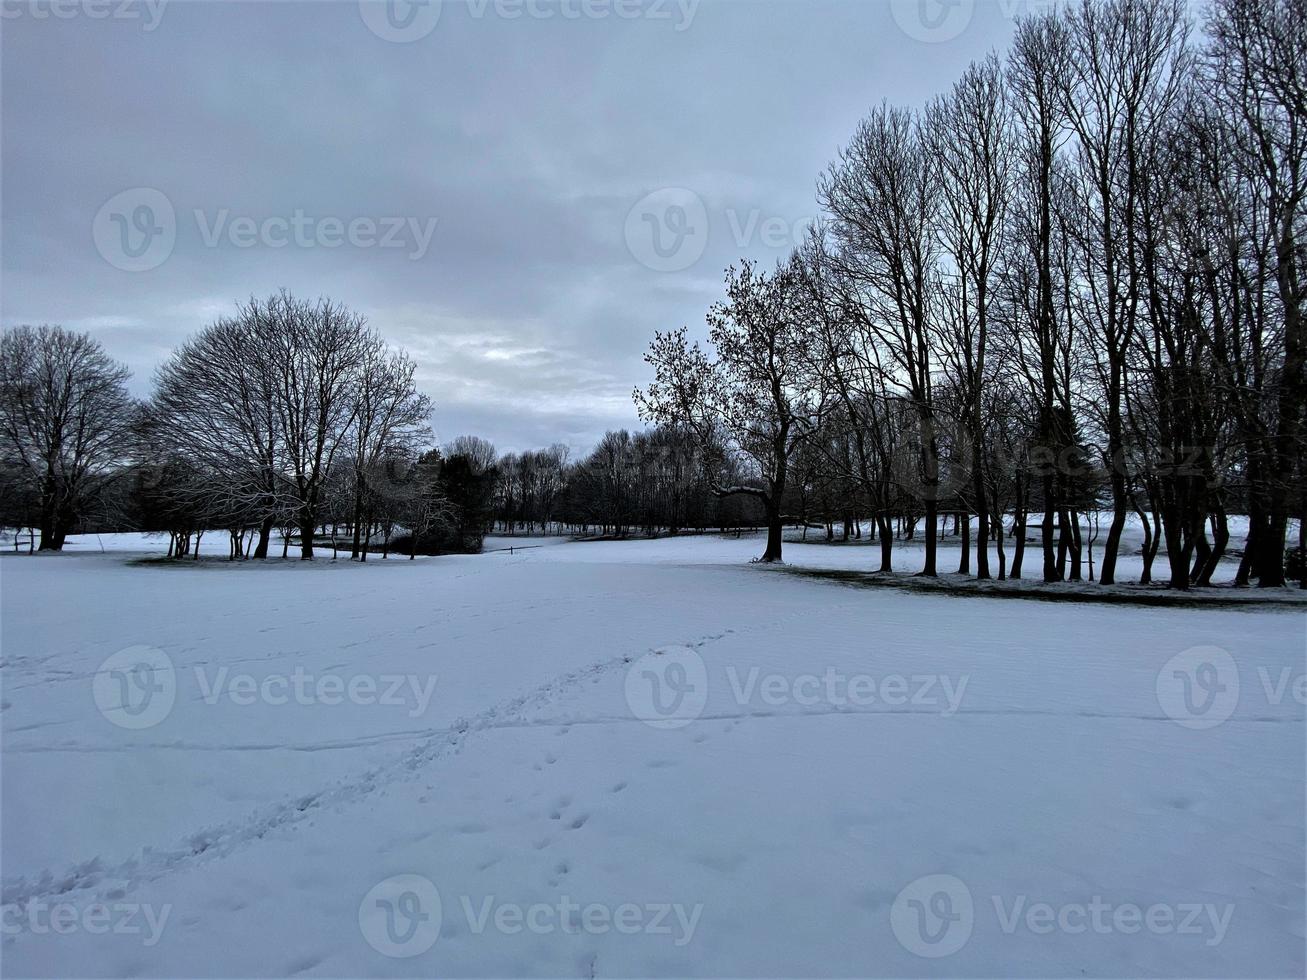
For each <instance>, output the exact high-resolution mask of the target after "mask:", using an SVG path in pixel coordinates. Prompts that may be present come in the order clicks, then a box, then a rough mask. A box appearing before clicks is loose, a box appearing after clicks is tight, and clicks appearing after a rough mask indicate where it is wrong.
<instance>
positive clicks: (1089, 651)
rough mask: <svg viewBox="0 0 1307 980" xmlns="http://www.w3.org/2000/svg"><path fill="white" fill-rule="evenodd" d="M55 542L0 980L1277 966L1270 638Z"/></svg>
mask: <svg viewBox="0 0 1307 980" xmlns="http://www.w3.org/2000/svg"><path fill="white" fill-rule="evenodd" d="M74 544H75V550H74V551H73V553H71V554H65V555H62V556H37V557H35V558H29V557H26V556H6V557H4V558H3V559H0V603H2V605H0V656H2V657H3V673H2V674H0V677H2V679H3V693H2V695H0V706H2V715H0V717H2V720H3V730H2V731H3V754H2V756H0V761H2V763H3V773H2V778H0V789H2V790H3V797H2V798H0V819H2V821H3V823H2V826H0V862H2V863H3V880H4V903H5V904H4V908H3V913H4V917H3V929H4V938H3V944H2V945H0V955H2V957H3V959H0V972H3V974H4V976H13V977H18V976H130V975H147V976H166V977H188V976H196V977H200V976H203V977H243V976H287V975H306V976H332V977H346V976H404V977H416V976H441V977H459V976H495V977H510V976H582V977H589V976H660V977H661V976H738V977H743V976H767V977H782V976H840V977H846V976H875V977H889V976H940V975H945V976H1010V975H1021V976H1059V977H1061V976H1077V977H1079V976H1091V977H1092V976H1246V977H1253V976H1259V977H1270V976H1276V977H1278V976H1302V975H1303V974H1304V971H1305V970H1307V959H1305V956H1304V947H1305V944H1307V929H1305V928H1304V917H1305V915H1307V910H1305V907H1304V888H1305V880H1304V815H1305V814H1307V800H1305V798H1304V772H1305V769H1307V759H1305V748H1307V734H1305V728H1307V726H1305V725H1304V713H1305V711H1307V708H1305V707H1304V702H1307V659H1305V658H1307V614H1304V613H1303V612H1300V611H1296V610H1293V609H1281V610H1275V609H1251V608H1250V609H1219V610H1216V609H1213V610H1203V609H1149V608H1135V607H1120V606H1102V605H1093V604H1086V605H1065V604H1058V605H1052V604H1045V603H1032V602H1020V601H1013V600H1000V599H992V598H990V599H981V598H974V599H973V598H958V597H945V596H931V595H915V594H913V595H909V594H905V593H902V592H897V591H892V590H851V589H844V588H839V587H837V586H834V585H831V584H829V583H825V582H817V581H810V580H805V579H801V578H795V577H792V576H787V575H778V574H773V573H772V571H771V570H769V569H763V568H758V567H750V566H748V565H747V564H746V563H745V560H746V559H747V558H748V557H750V556H751V555H753V554H755V553H756V552H757V551H758V550H759V546H760V544H759V541H758V540H757V539H756V538H755V539H752V540H750V539H747V538H744V539H740V540H735V539H723V538H718V537H711V536H709V537H703V538H691V539H675V540H663V541H656V542H619V543H576V544H572V543H564V542H559V541H558V539H547V540H538V539H536V540H529V541H527V540H524V539H521V538H519V539H516V540H515V541H512V542H510V541H508V540H507V539H505V540H499V541H494V542H492V543H491V547H492V548H495V549H499V548H501V547H507V546H508V545H509V544H512V546H513V547H514V551H513V552H512V553H511V554H510V553H507V552H505V551H502V550H495V551H492V552H491V553H488V554H484V555H481V556H475V557H449V558H439V559H420V560H418V561H416V562H408V561H406V560H392V561H389V562H370V563H369V564H368V565H367V566H358V565H352V564H350V563H348V562H343V561H342V562H338V563H334V564H333V563H331V562H329V561H318V562H315V563H313V564H312V565H302V564H300V563H297V562H288V563H284V564H283V563H280V562H273V563H268V564H266V565H252V564H244V565H227V564H226V563H222V562H212V563H211V562H200V563H198V564H197V565H195V566H191V567H185V566H178V565H170V566H159V565H155V566H149V565H145V566H142V565H132V564H129V563H128V562H129V561H130V559H131V558H132V554H131V552H133V551H136V550H149V549H153V550H156V551H157V550H160V548H161V545H160V543H159V542H158V541H147V540H143V539H140V538H137V537H134V536H112V537H110V536H106V537H105V538H104V539H102V540H101V541H97V540H96V539H94V538H90V539H86V540H80V541H77V542H75V543H74ZM205 544H206V546H212V547H213V548H215V549H217V550H219V551H221V550H223V549H225V543H224V542H222V541H221V540H220V539H219V538H217V537H215V538H214V540H213V541H212V542H210V541H208V540H206V542H205ZM101 545H103V546H104V553H101V552H100V547H101ZM523 545H532V546H535V545H538V547H525V548H524V547H523ZM902 554H903V556H904V564H903V565H902V566H901V567H902V568H903V569H904V570H910V565H909V564H908V562H909V556H910V554H911V550H910V549H904V550H903V552H902ZM873 556H874V549H864V548H862V547H858V546H853V547H826V546H822V545H809V546H803V545H787V559H788V560H789V561H790V562H792V563H798V564H801V565H803V564H807V565H812V566H814V567H818V566H820V567H856V568H866V567H874V560H873ZM945 560H948V561H952V562H956V553H955V552H954V553H953V555H952V557H949V558H942V559H941V561H945ZM125 650H126V651H130V652H127V653H121V651H125ZM111 657H112V658H113V659H108V658H111ZM106 660H108V662H107V663H106Z"/></svg>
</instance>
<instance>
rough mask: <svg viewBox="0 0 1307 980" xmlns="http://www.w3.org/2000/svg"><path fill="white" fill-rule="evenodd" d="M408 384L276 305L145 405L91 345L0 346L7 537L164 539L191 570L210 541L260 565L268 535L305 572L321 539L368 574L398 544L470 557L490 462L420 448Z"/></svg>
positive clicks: (84, 340) (307, 312) (300, 312)
mask: <svg viewBox="0 0 1307 980" xmlns="http://www.w3.org/2000/svg"><path fill="white" fill-rule="evenodd" d="M414 375H415V364H414V362H413V361H412V360H411V359H410V358H409V357H408V355H407V354H405V353H404V352H403V351H397V350H394V349H392V348H390V347H389V346H388V345H387V344H386V343H385V342H384V341H383V340H382V338H381V337H379V336H378V335H377V334H376V333H375V332H373V331H372V330H370V329H369V328H368V326H367V324H366V322H365V321H364V319H363V318H362V317H361V316H359V315H358V314H356V313H354V312H352V311H350V310H349V309H347V308H346V307H344V306H341V305H340V304H337V303H333V302H331V301H330V300H325V299H320V300H316V301H308V300H302V299H297V298H295V297H294V296H291V295H290V294H289V293H286V292H284V291H283V292H280V293H277V294H274V295H272V296H270V297H268V298H267V299H266V300H259V299H252V300H250V301H249V302H248V303H245V304H241V305H240V306H238V308H237V310H236V312H235V313H234V315H232V316H230V317H223V318H220V319H218V320H217V321H216V322H214V323H213V324H211V325H210V326H208V327H206V328H204V329H203V330H201V331H200V332H199V333H197V334H195V335H194V336H193V337H191V338H190V339H188V340H187V341H186V342H185V343H183V344H182V345H181V346H180V347H178V348H177V349H176V350H174V351H173V352H172V353H171V355H170V356H169V357H168V358H167V359H166V360H165V361H164V362H163V364H162V365H160V367H159V368H158V370H157V372H156V376H155V390H154V393H153V397H152V398H150V399H149V400H148V401H146V402H144V403H138V402H137V401H135V400H134V399H133V398H132V397H131V395H130V394H129V392H128V390H127V380H128V377H129V375H128V371H127V369H126V368H125V367H124V366H123V365H121V364H118V363H117V362H115V361H114V360H113V359H112V358H110V357H109V355H108V354H107V353H106V352H105V351H104V349H103V348H102V347H101V345H100V344H99V343H98V342H97V341H95V340H94V339H92V338H91V337H89V336H87V335H85V334H77V333H73V332H71V331H68V330H64V329H63V328H60V327H50V326H45V327H39V328H36V327H18V328H15V329H12V330H8V331H6V332H5V333H4V334H3V336H0V489H2V490H3V507H2V508H0V509H2V511H3V513H0V521H2V522H3V523H4V524H5V525H7V526H11V527H33V528H39V529H40V549H41V550H53V551H58V550H61V549H62V548H63V545H64V541H65V539H66V538H67V536H68V534H69V533H70V532H72V531H73V530H75V529H83V530H84V529H87V528H94V529H104V530H109V529H127V528H131V529H138V530H144V531H151V532H166V533H168V535H169V539H170V548H169V553H170V554H171V555H174V556H178V557H180V556H184V555H191V556H195V557H198V554H199V542H200V539H201V537H202V536H203V535H204V534H205V533H206V532H213V531H216V532H219V533H222V532H224V531H225V532H227V533H228V534H229V536H230V557H232V558H244V557H253V558H266V557H268V551H269V544H270V539H271V537H272V533H273V531H274V530H279V531H280V532H281V536H282V540H283V545H282V554H283V557H284V556H285V555H286V553H287V551H288V550H289V544H290V541H291V539H292V538H293V537H298V539H299V549H300V556H301V557H302V558H305V559H308V558H312V557H313V554H314V550H315V544H317V546H318V547H321V544H322V542H323V541H324V538H325V539H326V540H328V541H329V542H330V545H331V547H332V550H333V552H335V551H337V550H338V549H342V548H343V549H346V550H348V551H349V553H350V554H351V556H352V557H357V558H359V559H361V560H363V561H366V560H367V555H368V552H369V550H370V548H372V547H375V546H376V540H374V539H379V540H380V545H381V548H382V549H383V550H388V548H389V546H390V543H391V538H392V535H393V534H394V533H395V532H396V531H397V530H401V529H402V532H403V535H404V537H405V542H404V543H405V544H406V546H407V547H408V549H409V552H410V554H412V553H413V552H414V551H416V550H418V549H419V548H420V549H421V550H428V551H429V550H476V549H477V548H479V547H480V541H481V536H482V535H483V534H484V533H485V529H486V526H487V525H488V521H489V507H490V501H491V495H492V492H493V486H494V482H495V480H496V478H497V473H496V472H495V471H494V469H493V463H494V450H493V448H491V447H489V446H488V444H484V443H483V442H482V441H481V440H477V439H475V438H471V437H464V438H461V439H459V440H455V442H454V443H453V444H451V445H450V446H449V447H446V450H445V451H444V452H443V453H442V452H441V451H439V450H435V449H430V448H427V445H428V442H429V436H430V432H429V430H428V428H427V420H428V417H429V415H430V412H431V402H430V399H429V398H428V397H427V396H426V395H424V394H422V393H421V392H420V391H419V390H418V388H417V386H416V383H415V378H414ZM342 533H343V539H342ZM33 543H35V542H33ZM15 546H17V545H15Z"/></svg>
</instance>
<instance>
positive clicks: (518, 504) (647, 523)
mask: <svg viewBox="0 0 1307 980" xmlns="http://www.w3.org/2000/svg"><path fill="white" fill-rule="evenodd" d="M725 464H726V460H725V459H724V458H723V456H722V454H721V452H720V451H719V450H718V449H717V447H715V446H709V447H708V451H707V452H705V451H704V448H703V447H702V446H701V445H700V444H699V442H698V441H697V439H696V438H695V437H694V435H693V433H691V432H689V431H687V430H685V429H684V428H681V427H677V426H670V425H669V426H655V427H651V428H649V429H647V430H645V431H643V432H635V433H632V432H629V431H627V430H626V429H617V430H614V431H611V432H607V433H605V434H604V436H603V437H602V438H601V439H600V440H599V442H598V443H597V444H596V445H595V447H594V448H593V449H592V450H591V451H590V453H589V454H587V455H586V456H585V457H583V458H582V459H579V460H577V461H576V462H569V452H568V450H567V448H566V447H564V446H560V445H554V446H551V447H549V448H548V449H542V450H536V451H526V452H522V453H510V454H508V455H506V456H503V457H501V458H500V459H499V461H498V463H497V466H496V469H497V472H498V475H499V480H498V484H497V489H496V497H495V510H494V516H495V521H496V523H497V524H498V525H499V526H500V527H501V528H502V529H503V530H504V531H506V532H508V533H516V532H517V531H525V532H526V533H528V534H530V533H535V532H537V531H539V532H543V533H550V532H553V531H558V532H563V531H566V532H569V533H573V534H578V535H596V534H597V535H601V536H612V537H625V536H627V535H630V534H632V533H641V534H645V535H656V534H661V533H670V534H677V533H679V532H681V531H703V530H706V529H708V528H718V529H722V530H726V529H729V528H736V529H738V528H740V527H743V526H749V527H754V526H757V525H758V523H759V522H760V521H761V520H762V517H763V515H762V512H761V510H760V509H759V508H752V507H750V506H749V505H748V503H747V502H743V501H734V500H723V499H719V498H717V497H715V496H714V495H713V493H712V482H711V480H712V478H713V477H718V478H720V477H721V475H722V467H723V466H724V465H725Z"/></svg>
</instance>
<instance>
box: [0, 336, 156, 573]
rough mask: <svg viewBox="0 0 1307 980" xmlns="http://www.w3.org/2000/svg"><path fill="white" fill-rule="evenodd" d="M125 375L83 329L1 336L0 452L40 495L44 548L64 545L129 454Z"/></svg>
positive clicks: (130, 407) (132, 411) (131, 407)
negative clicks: (82, 332)
mask: <svg viewBox="0 0 1307 980" xmlns="http://www.w3.org/2000/svg"><path fill="white" fill-rule="evenodd" d="M128 377H129V372H128V371H127V368H126V367H124V366H123V365H121V364H119V363H117V362H116V361H114V360H112V359H111V358H110V357H109V355H107V354H106V353H105V352H104V349H103V348H102V347H101V346H100V344H99V342H98V341H95V340H92V339H91V338H90V337H89V336H87V335H86V334H79V333H73V332H72V331H69V330H65V329H63V328H62V327H57V326H41V327H30V326H22V327H16V328H14V329H12V330H7V331H5V333H4V335H3V336H2V337H0V440H3V445H2V448H0V454H2V456H3V464H4V468H5V470H6V471H7V472H8V473H11V474H14V475H16V476H19V477H20V480H21V483H22V484H24V485H25V486H26V487H27V488H28V489H29V492H31V493H32V494H33V495H34V496H35V497H36V498H37V501H38V504H37V510H38V515H39V516H38V520H39V525H40V533H41V541H40V549H41V550H42V551H59V550H61V549H62V548H63V546H64V540H65V538H66V537H67V535H68V533H69V531H70V529H71V528H72V527H73V525H74V524H76V522H77V520H78V519H79V517H81V516H82V515H83V514H84V513H85V511H86V509H87V508H88V507H89V506H90V505H91V504H93V503H94V502H95V501H96V499H97V497H98V496H99V495H100V494H101V493H102V492H103V491H104V490H105V488H106V487H107V486H108V484H109V483H110V482H111V481H113V480H114V479H116V478H117V477H119V476H121V475H122V473H123V472H124V470H125V468H126V467H127V464H128V463H129V461H130V460H129V456H130V452H131V447H132V439H133V425H134V423H135V417H136V406H135V403H134V402H133V401H132V399H131V397H130V396H129V395H128V393H127V387H126V382H127V378H128Z"/></svg>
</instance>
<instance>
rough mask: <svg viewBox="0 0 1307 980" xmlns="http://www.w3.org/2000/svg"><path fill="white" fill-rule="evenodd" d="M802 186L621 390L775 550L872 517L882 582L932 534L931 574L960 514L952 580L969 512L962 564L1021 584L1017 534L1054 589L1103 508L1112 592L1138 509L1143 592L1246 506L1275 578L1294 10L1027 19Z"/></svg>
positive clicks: (1294, 296)
mask: <svg viewBox="0 0 1307 980" xmlns="http://www.w3.org/2000/svg"><path fill="white" fill-rule="evenodd" d="M817 186H818V200H819V204H820V206H821V208H822V218H821V220H819V221H818V222H817V223H816V224H815V225H814V226H813V227H812V228H811V229H810V232H809V234H808V236H807V238H806V240H805V242H804V243H803V245H802V246H801V247H800V248H798V249H796V250H795V251H794V253H793V254H792V255H791V256H790V257H789V258H788V259H787V260H786V261H783V262H781V263H778V264H777V265H776V267H775V268H774V269H763V268H760V267H759V266H758V265H757V264H755V263H751V262H747V261H746V262H743V263H741V264H739V265H737V266H735V267H732V268H731V269H730V270H728V272H727V275H726V281H725V297H724V298H723V299H722V300H721V301H719V302H717V303H716V304H714V305H713V307H712V308H711V309H710V310H709V313H708V328H709V337H708V341H709V342H708V345H707V347H703V346H701V345H700V344H698V343H692V342H690V340H689V339H688V337H687V334H686V331H685V330H684V329H680V330H674V331H671V332H667V333H661V332H660V333H658V334H657V335H656V336H655V338H654V340H653V342H652V344H651V345H650V348H649V351H648V353H647V355H646V360H647V361H648V363H649V364H650V366H651V368H652V373H653V378H652V381H651V382H650V383H649V384H648V385H647V386H646V387H644V388H643V389H637V390H636V392H635V401H636V404H637V407H638V408H639V411H640V413H641V416H642V417H643V418H644V419H646V420H648V421H651V422H654V423H657V424H660V425H674V426H677V427H680V428H681V429H682V430H684V431H686V432H689V433H691V434H693V436H694V438H695V440H696V442H697V444H698V445H700V446H703V447H710V446H711V447H716V448H717V449H718V450H719V451H720V454H721V455H722V456H723V458H724V459H726V460H729V461H730V463H731V464H732V468H733V470H734V471H736V472H744V473H745V474H746V475H747V479H744V480H735V479H730V478H716V479H714V480H713V481H712V487H711V492H712V493H713V494H715V495H717V496H719V497H729V496H737V495H740V496H747V497H750V498H752V499H753V500H755V501H756V502H757V504H758V505H759V506H760V507H761V508H762V509H763V510H764V512H765V515H766V519H767V524H768V527H769V533H768V540H767V546H766V550H765V552H764V554H763V556H762V558H763V560H767V561H772V560H779V559H780V558H781V554H782V536H781V532H782V527H783V525H784V523H785V522H786V521H787V520H788V519H793V518H794V517H795V515H796V511H798V512H803V514H809V513H811V512H813V511H814V510H815V511H816V512H817V513H818V514H819V516H820V519H821V520H822V521H824V522H826V523H828V524H829V523H830V521H832V520H834V519H845V520H847V519H848V518H849V517H850V516H851V515H854V514H862V515H867V516H868V517H869V518H870V519H871V520H872V521H873V522H874V530H873V533H874V534H876V536H878V537H879V539H880V543H881V570H883V571H886V572H888V571H891V570H892V569H893V543H894V540H895V537H896V533H899V532H901V529H902V528H903V526H904V524H905V522H906V523H907V524H909V525H915V524H916V523H917V522H918V521H921V522H923V524H924V527H925V530H926V532H927V533H926V534H925V536H924V537H925V542H924V544H925V567H924V574H925V575H936V574H937V573H938V571H939V568H938V561H937V550H938V548H937V539H938V534H937V533H936V532H937V529H938V527H939V526H940V521H941V520H942V519H945V518H946V517H947V516H949V515H952V517H953V520H954V521H955V523H957V524H958V525H959V527H960V535H961V537H962V538H963V548H962V557H961V565H960V568H959V571H961V572H970V571H971V568H972V565H971V562H972V549H971V538H972V525H973V522H974V571H975V574H976V575H977V576H978V577H980V578H989V577H991V576H992V575H994V574H997V575H998V576H999V577H1000V578H1002V577H1009V576H1011V577H1019V576H1021V575H1022V574H1023V562H1024V557H1025V555H1024V552H1025V546H1026V540H1027V530H1028V525H1030V527H1029V529H1030V530H1037V531H1038V541H1039V550H1040V553H1041V554H1040V559H1042V560H1041V566H1042V567H1041V569H1040V574H1041V575H1042V577H1043V579H1044V580H1045V581H1050V582H1052V581H1059V580H1063V579H1073V580H1074V579H1080V578H1082V577H1083V576H1084V574H1085V570H1084V564H1085V557H1086V549H1087V547H1089V546H1091V545H1092V543H1093V542H1092V540H1089V541H1086V540H1085V534H1084V532H1083V530H1082V528H1083V526H1084V524H1085V522H1088V523H1089V526H1090V535H1091V537H1096V536H1097V531H1098V527H1097V515H1098V513H1099V512H1100V510H1101V511H1103V512H1104V513H1105V514H1106V515H1107V521H1106V527H1105V529H1103V540H1102V547H1101V564H1100V566H1099V569H1098V579H1099V581H1100V582H1102V583H1103V584H1112V583H1114V582H1115V581H1116V579H1117V572H1116V568H1117V562H1118V558H1119V555H1120V549H1121V541H1122V532H1123V530H1124V528H1125V525H1126V521H1127V519H1128V517H1129V516H1130V515H1131V514H1132V513H1134V514H1136V515H1137V516H1138V518H1139V520H1140V522H1141V523H1142V526H1143V530H1144V545H1143V552H1144V580H1145V581H1150V580H1151V578H1152V576H1153V564H1154V560H1155V558H1156V557H1157V556H1158V555H1159V554H1161V555H1164V561H1165V563H1166V573H1165V577H1166V580H1167V582H1168V584H1169V585H1170V586H1172V587H1174V588H1180V589H1183V588H1187V587H1188V586H1189V585H1191V584H1207V583H1208V582H1209V581H1210V579H1211V576H1212V573H1213V571H1214V570H1215V568H1216V565H1217V563H1218V562H1219V561H1220V560H1221V558H1222V556H1223V555H1224V554H1225V553H1226V551H1227V549H1228V545H1229V537H1230V532H1229V525H1228V520H1227V517H1228V515H1229V514H1230V513H1235V512H1239V513H1246V514H1247V515H1248V518H1249V534H1248V539H1247V541H1246V542H1245V544H1244V549H1243V555H1242V560H1241V562H1240V565H1239V570H1238V573H1237V580H1236V581H1237V582H1238V583H1240V584H1247V583H1249V582H1250V581H1251V580H1256V581H1257V582H1258V583H1259V584H1260V585H1263V586H1278V585H1282V584H1284V582H1285V560H1286V547H1287V534H1288V529H1289V524H1290V520H1291V518H1292V517H1295V516H1296V517H1298V518H1299V519H1300V522H1301V518H1302V517H1303V516H1304V515H1305V512H1307V473H1305V472H1304V451H1303V448H1304V424H1305V420H1304V411H1305V406H1307V368H1305V364H1307V361H1305V358H1307V328H1305V327H1304V321H1303V301H1304V290H1307V282H1304V277H1303V273H1304V263H1305V262H1307V244H1305V242H1307V239H1305V238H1304V215H1305V210H1304V200H1305V198H1307V0H1216V2H1214V3H1212V4H1211V5H1210V6H1209V7H1208V9H1207V11H1206V14H1205V19H1204V20H1203V22H1202V23H1201V25H1193V24H1191V23H1190V22H1189V20H1188V19H1187V14H1186V9H1185V5H1184V4H1183V3H1182V2H1181V0H1103V2H1098V0H1077V2H1075V3H1070V4H1067V5H1065V6H1062V7H1059V8H1057V9H1055V10H1052V11H1049V12H1047V13H1044V14H1041V15H1036V16H1028V17H1025V18H1023V19H1022V20H1020V21H1019V22H1018V24H1017V27H1016V30H1015V36H1014V38H1013V42H1012V45H1011V49H1010V51H1009V52H1008V54H1007V56H1006V57H1005V58H1002V59H1000V58H999V57H998V56H996V55H991V56H989V57H987V58H985V59H983V60H982V61H979V62H977V63H973V64H972V65H971V66H969V67H968V68H967V70H966V71H965V72H964V73H963V74H962V76H961V78H959V79H958V80H957V82H956V83H955V84H954V85H953V86H952V88H951V89H949V90H948V91H947V92H945V93H943V94H941V95H939V96H938V97H936V98H934V99H932V100H931V101H930V102H929V103H928V104H927V105H926V106H925V107H924V108H923V109H921V110H914V109H908V108H901V107H896V106H891V105H888V104H882V105H880V106H877V107H876V108H874V109H873V110H872V111H871V112H870V113H869V114H868V115H867V117H866V118H864V119H863V120H862V121H861V122H860V123H859V125H858V127H857V129H856V131H855V132H854V134H853V136H852V138H851V139H850V140H849V142H848V144H847V145H846V146H845V147H844V148H843V149H842V150H841V151H840V152H839V154H838V156H837V157H836V159H835V160H834V161H833V162H832V163H831V165H830V166H829V168H828V169H827V170H826V172H825V173H823V174H822V175H821V176H820V178H819V180H818V185H817ZM801 516H803V515H801ZM1032 518H1033V523H1032ZM846 526H847V525H846ZM1299 527H1300V530H1301V527H1302V524H1301V523H1300V525H1299ZM1009 535H1011V538H1012V549H1013V550H1012V555H1011V559H1010V561H1009V557H1008V554H1007V538H1008V536H1009ZM1302 547H1303V542H1302V540H1301V538H1300V540H1299V542H1298V548H1299V552H1300V555H1301V549H1302ZM991 548H992V549H993V550H994V553H995V554H994V557H995V558H996V560H997V568H995V567H993V564H992V562H991ZM1299 560H1300V561H1301V557H1300V558H1299Z"/></svg>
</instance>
